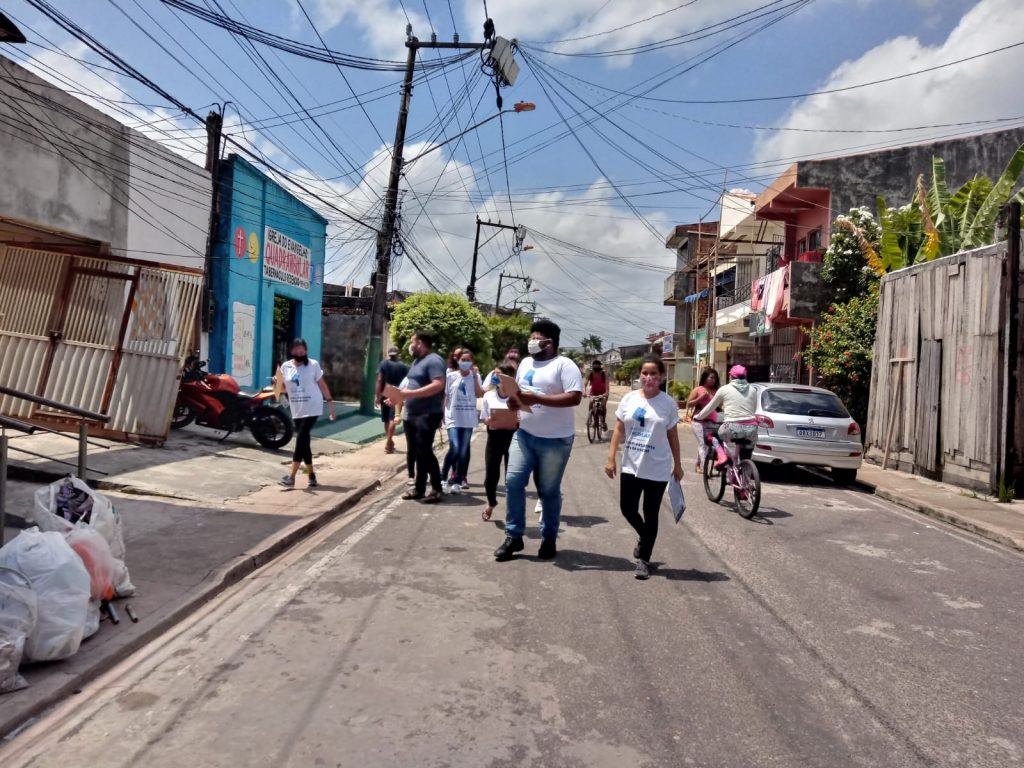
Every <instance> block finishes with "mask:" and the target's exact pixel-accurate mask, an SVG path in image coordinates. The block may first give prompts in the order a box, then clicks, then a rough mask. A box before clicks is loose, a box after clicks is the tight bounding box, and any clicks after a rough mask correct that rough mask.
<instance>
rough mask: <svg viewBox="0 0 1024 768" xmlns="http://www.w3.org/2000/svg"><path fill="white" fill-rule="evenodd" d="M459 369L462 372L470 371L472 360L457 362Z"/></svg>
mask: <svg viewBox="0 0 1024 768" xmlns="http://www.w3.org/2000/svg"><path fill="white" fill-rule="evenodd" d="M459 368H460V369H461V370H463V371H471V370H473V361H472V360H459Z"/></svg>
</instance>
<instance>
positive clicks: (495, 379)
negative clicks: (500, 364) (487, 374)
mask: <svg viewBox="0 0 1024 768" xmlns="http://www.w3.org/2000/svg"><path fill="white" fill-rule="evenodd" d="M500 384H501V379H499V378H498V374H494V375H493V376H491V385H492V386H495V387H497V386H499V385H500Z"/></svg>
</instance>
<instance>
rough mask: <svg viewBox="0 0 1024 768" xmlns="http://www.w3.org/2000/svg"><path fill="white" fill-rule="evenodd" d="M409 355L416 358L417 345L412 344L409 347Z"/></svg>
mask: <svg viewBox="0 0 1024 768" xmlns="http://www.w3.org/2000/svg"><path fill="white" fill-rule="evenodd" d="M409 354H410V355H412V356H413V357H416V345H415V344H410V345H409Z"/></svg>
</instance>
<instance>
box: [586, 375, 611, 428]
mask: <svg viewBox="0 0 1024 768" xmlns="http://www.w3.org/2000/svg"><path fill="white" fill-rule="evenodd" d="M585 392H586V394H587V396H588V397H600V398H601V399H600V400H597V401H596V402H595V403H594V408H595V409H596V410H597V417H598V418H599V419H601V428H602V429H604V430H607V429H608V422H607V421H606V419H607V413H608V374H607V373H605V370H604V366H603V365H602V364H601V361H600V360H595V361H594V362H593V363H591V366H590V373H588V374H587V380H586V389H585Z"/></svg>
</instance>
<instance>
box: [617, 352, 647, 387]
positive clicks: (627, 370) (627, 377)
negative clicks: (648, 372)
mask: <svg viewBox="0 0 1024 768" xmlns="http://www.w3.org/2000/svg"><path fill="white" fill-rule="evenodd" d="M642 363H643V359H642V358H639V357H634V358H631V359H629V360H624V361H623V363H622V365H620V366H619V370H617V371H616V372H615V379H616V381H618V382H619V383H621V384H630V383H632V381H633V379H635V378H636V377H637V376H638V375H639V373H640V366H641V364H642Z"/></svg>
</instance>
